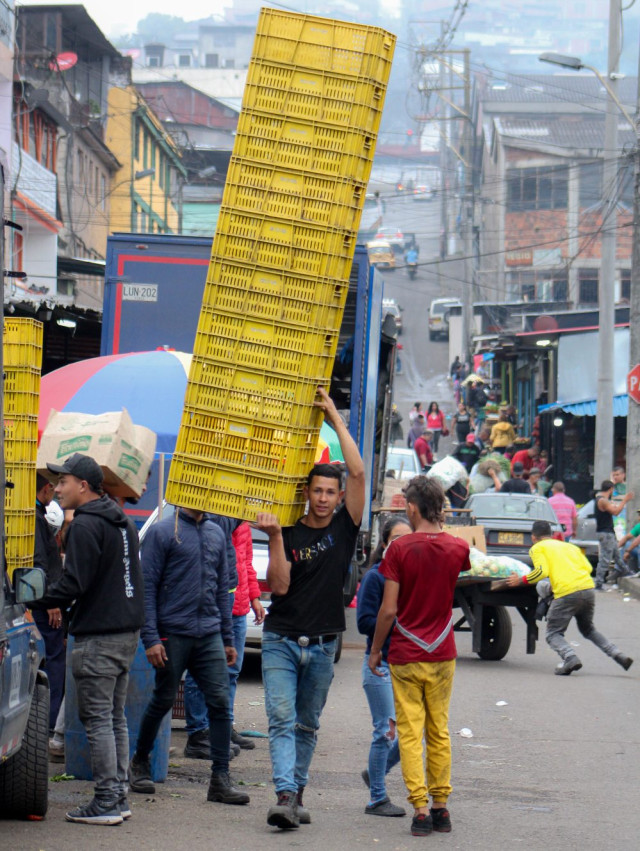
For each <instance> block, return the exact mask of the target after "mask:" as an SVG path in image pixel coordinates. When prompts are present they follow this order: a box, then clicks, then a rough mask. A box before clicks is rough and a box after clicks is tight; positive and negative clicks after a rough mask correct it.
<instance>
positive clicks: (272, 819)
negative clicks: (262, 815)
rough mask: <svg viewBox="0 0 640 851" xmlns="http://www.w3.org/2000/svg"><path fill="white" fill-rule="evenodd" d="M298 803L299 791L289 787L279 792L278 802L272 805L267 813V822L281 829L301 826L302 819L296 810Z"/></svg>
mask: <svg viewBox="0 0 640 851" xmlns="http://www.w3.org/2000/svg"><path fill="white" fill-rule="evenodd" d="M297 805H298V795H297V792H291V791H289V790H288V789H285V790H283V791H282V792H278V801H277V803H276V804H275V806H273V807H270V808H269V812H268V813H267V824H270V825H271V826H272V827H279V828H280V829H281V830H291V829H292V828H295V827H300V819H299V817H298V813H297V812H296V809H297Z"/></svg>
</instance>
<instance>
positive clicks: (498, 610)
mask: <svg viewBox="0 0 640 851" xmlns="http://www.w3.org/2000/svg"><path fill="white" fill-rule="evenodd" d="M512 634H513V627H512V625H511V618H510V617H509V613H508V612H507V610H506V608H505V607H504V606H483V608H482V636H481V645H480V651H479V652H478V656H479V657H480V658H481V659H488V660H490V661H494V662H495V661H497V660H498V659H503V658H504V657H505V656H506V655H507V653H508V651H509V647H510V646H511V636H512Z"/></svg>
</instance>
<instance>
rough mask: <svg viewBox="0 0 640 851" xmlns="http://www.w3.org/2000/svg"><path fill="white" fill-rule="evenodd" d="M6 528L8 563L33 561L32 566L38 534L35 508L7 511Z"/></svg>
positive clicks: (14, 565)
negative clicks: (36, 534)
mask: <svg viewBox="0 0 640 851" xmlns="http://www.w3.org/2000/svg"><path fill="white" fill-rule="evenodd" d="M34 504H35V498H34ZM4 527H5V534H6V540H5V552H6V556H7V561H8V562H18V561H20V562H24V561H25V560H27V559H31V566H32V565H33V549H34V543H35V533H36V512H35V508H30V509H28V510H27V509H25V510H21V511H7V512H6V513H5V516H4ZM18 566H19V565H18V564H16V563H14V564H13V565H12V567H18ZM21 566H24V565H21Z"/></svg>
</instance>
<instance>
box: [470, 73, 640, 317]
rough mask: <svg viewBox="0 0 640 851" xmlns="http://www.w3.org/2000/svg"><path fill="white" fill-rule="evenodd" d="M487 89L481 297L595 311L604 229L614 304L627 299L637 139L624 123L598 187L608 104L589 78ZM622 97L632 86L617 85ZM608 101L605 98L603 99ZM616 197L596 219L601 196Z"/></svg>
mask: <svg viewBox="0 0 640 851" xmlns="http://www.w3.org/2000/svg"><path fill="white" fill-rule="evenodd" d="M526 82H527V85H526V86H524V84H520V83H514V84H510V83H505V84H501V85H500V86H499V87H497V88H492V87H489V88H488V89H487V90H486V91H485V93H484V95H483V100H482V113H483V115H482V120H483V125H484V139H485V147H484V158H483V166H482V172H483V173H482V187H481V193H480V204H481V230H480V239H481V245H480V267H479V270H478V280H479V284H480V289H481V290H482V289H483V287H484V289H485V290H486V291H487V292H489V291H491V293H492V295H491V297H492V298H496V297H497V298H503V299H524V300H526V301H533V300H543V301H563V302H564V301H566V302H568V303H569V304H570V305H572V306H573V307H576V308H589V307H593V306H594V305H597V303H598V285H599V273H600V255H601V245H602V238H601V233H602V230H603V229H604V228H607V229H609V230H614V231H615V233H616V239H617V264H616V282H615V290H616V302H617V303H618V302H622V301H625V300H627V301H628V298H629V282H630V267H631V239H632V233H631V228H630V227H629V225H630V223H631V221H632V206H633V197H632V196H633V180H632V171H633V162H632V159H631V158H630V157H629V156H628V155H627V154H626V153H625V151H626V150H630V149H631V148H632V146H633V144H634V134H633V131H632V130H631V128H630V127H629V126H628V125H627V124H626V122H624V121H623V120H622V119H621V121H620V125H619V128H618V141H619V150H620V156H619V159H618V164H617V176H616V180H615V183H614V185H612V186H611V187H603V186H602V168H603V148H604V109H605V102H606V100H605V99H604V98H603V96H602V94H601V93H600V90H599V83H598V81H597V80H596V79H595V78H589V77H588V76H587V77H583V78H579V77H576V76H575V75H574V76H563V75H553V76H551V75H547V76H542V75H541V76H540V77H538V78H534V79H533V80H532V79H530V78H527V81H526ZM623 82H624V83H625V84H627V83H629V84H631V85H629V86H625V89H624V90H623V96H624V95H625V93H626V92H627V89H628V90H629V91H630V89H631V87H632V86H635V81H626V80H625V81H623ZM605 98H606V94H605ZM605 194H606V196H607V197H610V196H611V195H613V196H614V197H615V199H616V202H617V204H616V213H615V221H613V220H611V221H606V222H605V221H603V210H604V204H603V198H604V197H605Z"/></svg>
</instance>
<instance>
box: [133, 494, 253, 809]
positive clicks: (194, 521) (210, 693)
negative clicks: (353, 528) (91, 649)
mask: <svg viewBox="0 0 640 851" xmlns="http://www.w3.org/2000/svg"><path fill="white" fill-rule="evenodd" d="M226 547H227V544H226V540H225V536H224V533H223V532H222V530H221V529H220V527H219V526H217V525H216V524H215V523H213V522H212V521H211V520H208V519H207V518H206V517H205V515H204V514H203V513H202V512H201V511H195V510H192V509H189V508H180V509H177V510H176V514H175V517H167V518H165V519H164V520H161V521H159V522H158V523H156V524H155V526H153V527H152V528H151V529H150V530H149V534H148V536H147V538H146V540H145V542H144V548H143V553H142V571H143V575H144V589H145V625H144V627H143V628H142V640H143V642H144V646H145V648H146V652H147V658H148V659H149V661H150V662H151V664H152V665H153V666H154V668H155V669H156V684H155V689H154V692H153V695H152V697H151V701H150V703H149V705H148V706H147V709H146V711H145V714H144V716H143V719H142V723H141V725H140V734H139V736H138V742H137V745H136V751H135V753H134V755H133V758H132V760H131V764H130V766H129V783H130V786H131V789H132V791H134V792H140V793H143V794H153V793H154V792H155V786H154V784H153V781H152V779H151V767H150V763H149V754H150V753H151V749H152V748H153V743H154V742H155V739H156V736H157V734H158V730H159V728H160V724H161V723H162V719H163V718H164V716H165V715H166V714H167V712H169V710H170V709H171V707H172V706H173V701H174V700H175V697H176V694H177V692H178V686H179V684H180V680H181V678H182V674H183V673H184V671H185V670H187V671H189V673H191V675H192V676H193V678H194V680H195V681H196V683H197V684H198V686H199V688H200V690H201V691H202V693H203V694H204V698H205V702H206V704H207V712H208V715H209V737H210V744H211V761H212V764H211V781H210V784H209V791H208V794H207V800H208V801H219V802H221V803H223V804H248V803H249V796H248V795H247V794H246V793H245V792H242V791H240V790H239V789H236V788H235V787H234V786H233V784H232V782H231V778H230V776H229V745H230V741H231V715H230V711H229V674H228V671H227V665H232V664H233V663H234V661H235V659H236V650H235V648H234V646H233V629H232V622H231V608H230V605H229V570H228V566H227V555H226Z"/></svg>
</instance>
